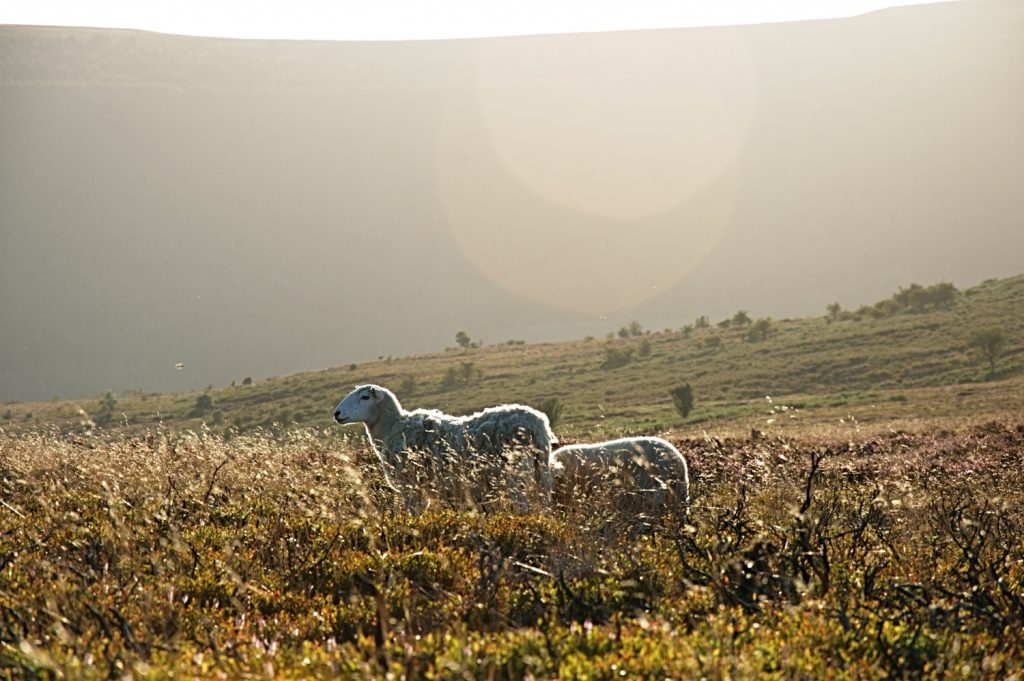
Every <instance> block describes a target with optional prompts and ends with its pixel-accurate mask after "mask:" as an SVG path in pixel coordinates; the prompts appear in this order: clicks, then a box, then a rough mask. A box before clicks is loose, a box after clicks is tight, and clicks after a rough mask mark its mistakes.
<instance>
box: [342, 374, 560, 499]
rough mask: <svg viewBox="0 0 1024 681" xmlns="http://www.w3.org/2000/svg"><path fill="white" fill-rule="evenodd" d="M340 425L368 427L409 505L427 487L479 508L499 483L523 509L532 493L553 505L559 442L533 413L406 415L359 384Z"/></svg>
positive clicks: (377, 389) (509, 408) (515, 408)
mask: <svg viewBox="0 0 1024 681" xmlns="http://www.w3.org/2000/svg"><path fill="white" fill-rule="evenodd" d="M334 420H335V421H337V422H338V423H340V424H343V425H344V424H348V423H362V424H364V425H365V426H366V433H367V435H368V436H369V438H370V442H371V443H372V444H373V449H374V451H375V452H376V453H377V457H378V458H379V459H380V463H381V468H382V469H383V471H384V476H385V479H386V480H387V482H388V484H389V485H390V486H391V487H392V488H393V489H395V490H397V491H399V492H400V493H401V494H402V496H403V499H404V501H405V503H406V505H407V506H409V505H412V500H413V499H414V498H415V497H416V496H417V495H418V494H420V493H421V492H422V487H424V486H426V485H430V486H433V487H435V488H439V489H438V491H439V492H441V493H442V494H443V495H444V496H446V497H448V498H449V499H453V500H457V501H461V500H464V499H467V498H469V499H472V500H473V501H476V502H478V503H479V502H481V501H483V500H484V498H485V497H488V496H489V495H491V494H492V493H494V492H495V491H499V490H500V482H505V483H507V484H508V486H509V489H508V490H507V491H508V493H509V498H511V499H513V500H514V501H515V502H517V503H524V502H525V493H526V492H527V490H534V489H535V490H537V491H538V492H539V493H540V496H541V499H542V500H543V501H544V502H546V503H549V502H550V497H551V488H552V478H551V469H550V467H549V458H550V454H551V448H552V445H553V444H554V443H556V442H558V439H557V438H556V437H555V434H554V433H553V432H551V425H550V423H549V422H548V417H547V416H546V415H545V414H544V413H543V412H540V411H537V410H536V409H533V408H531V407H527V406H524V405H520V404H504V405H500V406H496V407H489V408H487V409H484V410H483V411H480V412H477V413H475V414H471V415H469V416H451V415H448V414H444V413H442V412H440V411H437V410H434V409H416V410H413V411H406V410H405V409H403V408H402V405H401V404H400V403H399V401H398V398H397V397H396V396H395V394H394V393H392V392H391V391H390V390H388V389H387V388H383V387H381V386H379V385H361V386H357V387H356V389H355V390H353V391H352V392H351V393H349V394H348V395H346V396H345V398H344V399H343V400H342V401H341V402H340V403H339V404H338V406H337V408H336V409H335V410H334ZM467 483H468V485H467Z"/></svg>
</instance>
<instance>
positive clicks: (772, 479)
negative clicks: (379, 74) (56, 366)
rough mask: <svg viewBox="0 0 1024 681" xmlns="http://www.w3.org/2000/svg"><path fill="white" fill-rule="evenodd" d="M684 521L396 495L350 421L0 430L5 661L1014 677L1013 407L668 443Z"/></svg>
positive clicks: (307, 670)
mask: <svg viewBox="0 0 1024 681" xmlns="http://www.w3.org/2000/svg"><path fill="white" fill-rule="evenodd" d="M674 444H676V445H677V446H678V447H679V448H680V450H681V451H683V452H684V453H685V455H686V456H687V459H688V461H689V464H690V469H691V476H692V488H691V499H692V504H691V509H690V511H691V512H690V514H689V517H688V518H687V519H683V518H681V517H669V518H666V519H663V520H661V521H657V522H656V521H653V520H650V519H645V518H643V517H641V516H633V515H626V514H623V513H621V512H618V511H616V510H615V507H614V504H608V505H604V504H597V503H579V504H576V505H573V506H571V507H569V508H557V509H554V510H550V511H546V512H536V513H531V514H527V515H514V514H508V513H480V512H477V511H474V510H466V509H464V508H457V507H453V506H452V505H451V504H449V503H447V502H446V501H445V500H444V499H442V498H438V499H436V500H435V502H434V503H432V504H431V505H430V506H429V508H428V509H427V510H426V511H425V512H423V513H421V514H417V515H409V514H406V513H404V512H401V511H399V510H397V509H396V508H395V504H394V494H393V493H392V492H391V491H390V490H388V489H386V487H384V486H383V484H382V481H381V477H380V472H379V470H378V469H377V464H376V460H375V457H374V456H373V454H372V453H371V452H369V451H367V450H366V449H365V447H364V446H363V445H362V440H359V439H357V440H355V441H351V440H348V439H346V438H344V437H330V438H328V437H324V436H322V435H317V434H314V433H311V432H308V431H298V432H293V433H289V434H287V435H283V436H281V437H278V438H271V437H268V436H253V437H236V438H233V439H230V440H225V439H223V438H222V437H220V436H215V435H212V434H210V433H198V434H174V433H170V432H165V431H154V432H151V433H146V434H143V435H140V436H138V437H126V438H116V437H115V438H103V437H100V436H98V435H93V436H86V437H80V436H66V435H60V434H57V433H43V434H31V433H30V434H19V435H13V434H3V435H0V502H2V505H0V537H2V544H0V670H2V671H4V672H5V673H6V674H8V675H11V676H19V677H22V676H39V677H75V678H82V677H84V678H98V677H108V676H118V677H123V676H131V677H133V678H167V677H170V676H180V675H194V676H198V677H202V678H210V677H216V676H222V677H224V676H226V677H228V678H238V677H243V676H256V677H263V678H278V677H289V678H291V677H311V676H339V675H340V676H347V677H360V678H385V677H389V678H409V679H412V678H452V679H454V678H506V679H519V678H526V677H528V676H529V677H533V678H556V677H557V678H579V679H584V678H623V677H624V676H625V677H629V678H664V677H666V676H667V677H673V678H678V677H690V676H694V677H699V676H704V677H707V678H763V677H766V676H767V677H773V678H775V677H778V678H798V677H804V678H807V677H814V678H818V677H828V676H831V677H834V678H865V677H866V678H883V677H892V676H904V675H915V676H924V677H931V678H940V677H943V678H947V677H961V678H979V677H989V678H1003V677H1006V676H1007V675H1008V674H1010V673H1011V672H1013V671H1014V670H1018V669H1020V668H1021V665H1024V632H1022V630H1021V627H1020V622H1021V621H1024V549H1022V547H1021V542H1020V537H1021V536H1024V503H1022V502H1024V467H1022V463H1024V461H1022V459H1024V424H1021V423H1020V422H1019V421H1003V422H991V423H983V424H971V425H969V426H963V425H958V424H955V423H949V422H946V423H944V424H942V427H941V428H939V429H931V430H926V431H906V432H902V431H901V432H889V433H873V434H869V433H865V432H863V431H862V432H860V433H857V432H856V431H853V433H852V434H851V432H841V433H838V434H837V433H828V432H822V433H818V434H811V435H801V436H788V435H780V434H778V433H774V434H773V433H755V434H753V435H751V434H750V433H747V434H745V435H744V436H742V437H727V436H725V435H719V436H711V435H708V436H700V437H693V438H677V439H675V440H674Z"/></svg>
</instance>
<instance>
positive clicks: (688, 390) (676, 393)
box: [668, 383, 693, 419]
mask: <svg viewBox="0 0 1024 681" xmlns="http://www.w3.org/2000/svg"><path fill="white" fill-rule="evenodd" d="M668 394H669V395H671V396H672V404H674V405H675V407H676V411H678V412H679V415H680V416H682V417H683V418H684V419H685V418H686V417H687V416H689V415H690V411H691V410H693V388H692V387H690V384H689V383H684V384H683V385H681V386H678V387H675V388H672V390H669V391H668Z"/></svg>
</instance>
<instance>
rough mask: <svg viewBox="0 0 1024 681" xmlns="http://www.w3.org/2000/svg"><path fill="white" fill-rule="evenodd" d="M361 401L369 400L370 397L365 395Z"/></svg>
mask: <svg viewBox="0 0 1024 681" xmlns="http://www.w3.org/2000/svg"><path fill="white" fill-rule="evenodd" d="M359 399H361V400H368V399H370V396H369V395H363V396H362V397H360V398H359Z"/></svg>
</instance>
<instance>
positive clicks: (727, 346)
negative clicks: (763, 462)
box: [0, 275, 1024, 437]
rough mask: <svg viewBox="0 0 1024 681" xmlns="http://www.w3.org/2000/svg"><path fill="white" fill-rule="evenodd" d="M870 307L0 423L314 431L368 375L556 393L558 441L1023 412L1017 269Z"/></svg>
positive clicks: (469, 399) (410, 382) (387, 363)
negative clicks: (780, 417)
mask: <svg viewBox="0 0 1024 681" xmlns="http://www.w3.org/2000/svg"><path fill="white" fill-rule="evenodd" d="M884 306H885V303H884V302H883V303H880V304H879V305H876V306H875V308H879V307H884ZM823 307H824V306H823ZM875 308H867V307H865V308H863V309H862V310H861V311H860V312H859V313H850V312H847V313H844V314H843V315H840V318H839V319H836V320H834V321H831V320H829V319H828V318H826V317H825V316H822V317H814V318H804V319H797V320H774V321H771V322H770V327H769V333H768V336H767V338H766V339H764V340H760V341H755V340H751V339H748V337H747V335H748V333H749V331H750V327H749V326H747V327H744V328H726V329H723V328H719V327H718V325H715V324H712V325H711V326H710V328H706V329H692V328H690V329H674V330H664V331H660V332H646V333H643V334H641V335H639V336H629V337H625V338H622V337H620V336H619V335H618V334H617V333H611V334H609V335H611V336H613V337H612V338H607V339H595V338H590V339H586V340H578V341H569V342H562V343H544V344H523V343H516V342H509V343H505V344H500V345H492V346H487V347H481V348H471V349H466V350H464V349H448V350H446V351H444V352H437V353H431V354H424V355H417V356H411V357H403V358H381V359H379V360H377V361H374V362H367V363H364V364H359V365H356V364H351V365H347V366H343V367H335V368H330V369H324V370H321V371H315V372H308V373H300V374H294V375H290V376H282V377H278V378H272V379H267V380H259V381H255V382H252V383H251V384H248V385H242V383H243V382H244V377H239V378H238V380H237V381H236V383H237V385H232V386H230V387H222V388H216V389H210V390H208V391H205V392H188V393H179V394H168V395H160V394H138V393H130V394H122V395H114V396H112V397H113V399H114V404H113V405H111V406H110V408H108V409H106V410H104V408H103V407H102V399H101V398H100V397H96V398H95V399H93V400H84V401H83V400H78V401H70V400H66V401H51V402H46V403H35V404H31V403H20V404H14V403H9V404H7V405H6V406H5V407H4V409H5V413H4V414H3V417H4V418H5V419H6V420H0V424H6V425H7V427H8V428H10V427H12V426H14V427H18V428H22V427H26V426H29V427H38V426H40V425H43V424H49V423H54V424H58V425H60V426H61V427H65V428H75V427H81V424H82V423H83V421H86V420H87V419H86V418H85V415H88V416H89V417H91V418H92V419H93V420H96V421H100V422H101V423H102V422H107V424H108V425H110V424H113V423H117V422H120V423H127V424H128V425H129V426H132V427H153V426H155V425H157V424H158V423H164V424H166V425H168V426H172V427H187V428H195V427H198V426H200V425H201V424H202V423H204V422H205V423H207V424H210V426H211V427H213V428H215V429H226V428H232V427H233V428H237V429H239V430H242V431H245V430H251V429H253V428H256V427H264V428H271V427H274V424H275V422H276V423H278V424H286V425H301V426H325V427H329V426H332V422H331V419H330V414H331V411H332V409H333V406H334V405H335V404H336V403H337V401H338V400H339V399H340V398H341V397H342V396H343V395H344V394H345V393H346V392H348V390H349V389H351V387H352V386H354V385H356V384H360V383H370V382H372V383H379V384H382V385H385V386H388V387H390V388H392V389H393V390H395V391H396V392H397V393H398V394H399V396H400V397H401V398H402V400H403V402H404V403H405V404H406V406H408V407H410V408H412V407H419V406H430V407H438V408H441V409H444V410H446V411H450V412H453V413H466V412H469V411H472V410H475V409H478V408H480V407H483V406H486V405H489V404H495V403H501V402H513V401H521V402H527V403H531V404H539V403H541V402H542V401H544V400H551V399H556V400H558V401H559V402H560V403H561V406H562V417H561V419H560V421H559V423H558V424H557V427H556V430H557V431H558V432H559V433H561V434H563V435H568V436H570V437H572V436H574V435H582V434H593V433H600V432H608V433H617V432H627V431H628V432H658V431H664V430H667V429H675V430H676V431H677V432H679V431H685V430H686V429H687V428H698V429H703V428H709V427H711V428H725V427H728V426H730V425H732V426H738V427H745V426H746V425H747V424H749V423H753V422H757V423H760V422H765V421H766V420H767V419H765V418H763V417H764V415H765V413H766V412H772V411H778V410H781V408H782V405H785V406H787V407H788V408H795V409H799V410H800V412H795V411H790V410H789V409H787V411H789V413H788V414H787V415H786V416H787V418H788V417H791V416H793V414H795V413H801V414H802V416H801V418H802V419H803V420H804V421H806V422H828V421H831V420H835V418H837V417H838V416H845V415H847V414H860V416H858V418H862V419H874V420H879V419H884V418H896V417H922V416H927V415H932V414H934V415H962V416H972V415H974V416H984V415H985V414H989V413H995V412H999V411H1013V410H1014V409H1024V403H1021V404H1017V402H1020V401H1021V400H1022V398H1021V397H1020V395H1022V394H1024V389H1022V387H1024V275H1019V276H1016V277H1011V278H1007V279H999V280H996V279H992V280H988V281H986V282H984V283H982V284H980V285H978V286H975V287H972V288H969V289H966V290H964V291H962V292H960V294H959V295H958V296H957V298H956V300H955V302H954V303H953V304H952V305H950V306H949V307H946V308H942V309H932V310H928V311H924V312H916V313H915V312H906V311H905V312H902V313H897V314H893V315H891V316H887V317H880V318H874V317H873V316H872V314H871V313H870V310H871V309H875ZM687 326H692V325H687ZM991 326H995V327H998V328H1000V329H1002V330H1003V332H1004V333H1005V335H1006V337H1007V344H1006V347H1005V348H1004V350H1003V352H1002V355H1001V357H1000V358H999V360H998V362H997V364H996V373H995V375H994V376H991V377H989V376H987V373H988V367H987V365H986V364H985V362H984V361H983V359H982V358H981V357H980V356H979V355H978V353H977V352H976V351H973V350H971V349H970V348H969V346H968V343H967V338H968V337H969V335H970V333H971V331H972V330H974V329H978V328H984V327H991ZM711 339H718V340H711ZM624 357H628V361H625V362H624V363H623V364H622V365H621V366H617V367H614V368H609V366H608V364H609V361H608V360H609V358H612V359H615V358H618V359H619V361H623V358H624ZM613 363H614V362H613ZM684 382H689V383H690V384H691V385H692V386H693V388H694V391H695V393H696V396H697V404H696V407H695V409H694V411H693V413H692V414H691V415H690V416H689V418H688V419H687V420H685V421H684V420H683V419H681V418H680V417H679V415H678V414H677V413H676V412H675V410H674V407H673V406H672V402H671V399H670V397H669V394H668V391H669V390H670V389H671V388H673V387H675V386H678V385H680V384H682V383H684ZM967 384H973V385H967ZM766 396H770V397H771V400H770V401H767V400H766ZM880 404H881V405H882V406H881V407H879V405H880ZM1015 405H1016V406H1015ZM80 410H81V411H80ZM871 410H874V411H871ZM104 411H106V412H107V413H104ZM83 412H84V414H83Z"/></svg>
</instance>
